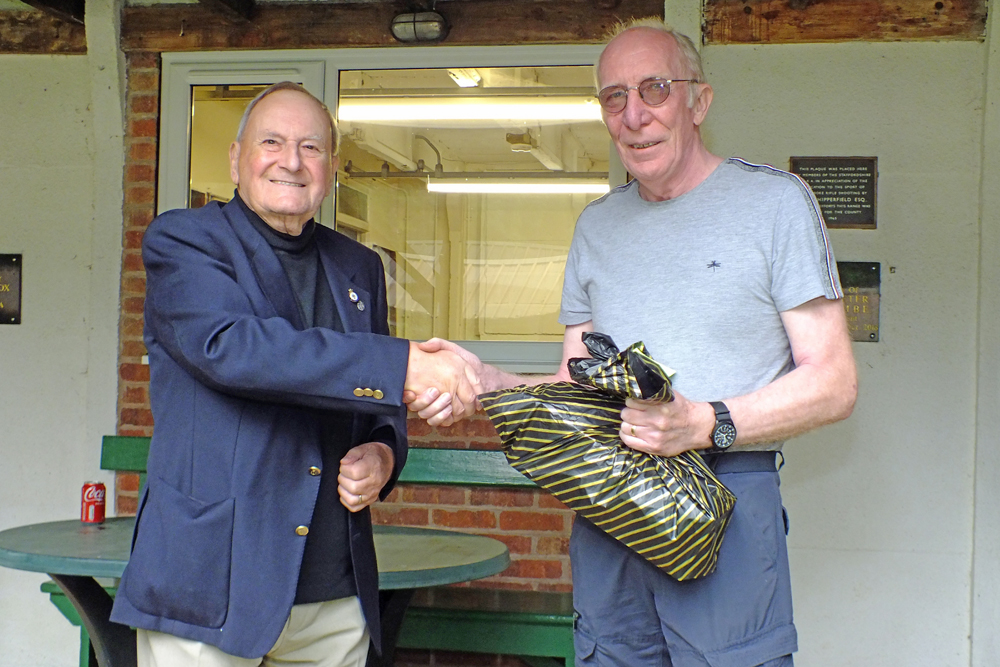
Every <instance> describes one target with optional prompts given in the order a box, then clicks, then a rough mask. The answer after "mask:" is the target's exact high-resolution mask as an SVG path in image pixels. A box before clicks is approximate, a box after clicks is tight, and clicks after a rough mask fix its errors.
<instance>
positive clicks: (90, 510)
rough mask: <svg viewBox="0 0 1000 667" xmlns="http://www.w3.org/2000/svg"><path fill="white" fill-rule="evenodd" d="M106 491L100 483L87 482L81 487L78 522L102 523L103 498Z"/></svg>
mask: <svg viewBox="0 0 1000 667" xmlns="http://www.w3.org/2000/svg"><path fill="white" fill-rule="evenodd" d="M106 493H107V491H106V490H105V488H104V484H102V483H101V482H87V483H86V484H84V485H83V497H82V500H81V502H80V521H83V522H84V523H104V496H105V494H106Z"/></svg>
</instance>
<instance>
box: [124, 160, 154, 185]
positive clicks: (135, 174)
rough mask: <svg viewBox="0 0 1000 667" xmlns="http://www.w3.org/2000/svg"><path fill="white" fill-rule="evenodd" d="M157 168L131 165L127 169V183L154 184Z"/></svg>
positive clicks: (149, 165) (147, 165) (146, 165)
mask: <svg viewBox="0 0 1000 667" xmlns="http://www.w3.org/2000/svg"><path fill="white" fill-rule="evenodd" d="M155 181H156V167H154V166H153V165H151V164H130V165H129V166H128V167H127V168H126V169H125V182H126V183H154V182H155Z"/></svg>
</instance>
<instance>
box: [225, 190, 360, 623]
mask: <svg viewBox="0 0 1000 667" xmlns="http://www.w3.org/2000/svg"><path fill="white" fill-rule="evenodd" d="M236 199H237V200H238V201H239V204H240V208H242V209H243V212H244V213H245V214H246V216H247V219H248V220H249V221H250V224H252V225H253V226H254V228H255V229H256V230H257V231H258V232H260V234H261V236H263V237H264V239H265V240H267V243H268V245H270V246H271V248H272V249H273V250H274V254H275V255H277V256H278V261H280V262H281V266H282V268H284V270H285V274H286V275H287V276H288V280H289V282H290V283H291V285H292V292H293V293H294V294H295V298H296V301H297V305H298V307H299V313H300V314H301V316H302V322H303V325H304V326H303V328H305V329H309V328H312V327H323V328H326V329H333V330H334V331H341V332H342V331H344V326H343V323H342V322H341V319H340V315H339V313H338V312H337V305H336V303H335V302H334V300H333V293H332V292H331V291H330V282H329V281H328V280H327V278H326V273H325V272H324V271H323V264H322V262H320V259H319V249H318V248H317V247H316V241H315V239H314V238H313V235H314V234H315V232H316V222H315V221H314V220H310V221H309V222H307V223H306V225H305V227H304V228H303V230H302V233H301V234H299V235H298V236H291V235H290V234H284V233H282V232H279V231H276V230H275V229H273V228H271V227H270V226H269V225H268V224H267V223H266V222H264V221H263V220H262V219H261V217H260V216H259V215H257V214H256V213H254V211H253V210H251V209H250V207H249V206H247V205H246V203H245V202H244V201H243V200H242V199H240V197H239V195H236ZM280 361H281V360H280V359H279V360H276V362H277V363H280ZM320 421H321V423H322V431H323V432H322V443H323V468H322V473H321V476H320V482H319V496H318V497H317V499H316V508H315V510H314V511H313V518H312V522H311V523H310V525H309V534H308V535H307V536H306V548H305V553H304V554H303V556H302V566H301V568H300V569H299V583H298V587H297V588H296V590H295V604H306V603H310V602H324V601H326V600H336V599H339V598H343V597H348V596H351V595H357V588H356V586H355V583H354V568H353V567H352V565H351V547H350V540H349V535H348V525H347V521H348V517H347V514H348V512H347V508H345V507H344V506H343V505H342V504H341V502H340V496H339V495H338V494H337V475H338V473H339V471H340V460H341V459H342V458H343V457H344V455H345V454H346V453H347V451H348V450H349V449H350V447H351V431H352V423H353V420H352V418H351V415H350V414H347V413H339V412H329V411H327V412H323V413H322V418H321V420H320ZM374 439H378V438H377V437H376V438H374ZM263 603H265V604H266V601H263Z"/></svg>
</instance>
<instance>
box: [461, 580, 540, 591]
mask: <svg viewBox="0 0 1000 667" xmlns="http://www.w3.org/2000/svg"><path fill="white" fill-rule="evenodd" d="M473 588H499V589H501V590H505V591H530V590H533V589H534V585H532V584H526V583H523V582H520V581H506V580H504V579H502V578H497V577H490V578H489V579H480V580H478V581H477V582H476V585H475V586H474V587H473Z"/></svg>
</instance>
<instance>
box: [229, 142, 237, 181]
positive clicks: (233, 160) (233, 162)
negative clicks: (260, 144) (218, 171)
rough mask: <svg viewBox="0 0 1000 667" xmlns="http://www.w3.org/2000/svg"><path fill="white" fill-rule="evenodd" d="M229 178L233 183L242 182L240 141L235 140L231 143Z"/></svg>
mask: <svg viewBox="0 0 1000 667" xmlns="http://www.w3.org/2000/svg"><path fill="white" fill-rule="evenodd" d="M229 178H231V179H232V181H233V185H237V186H238V185H239V184H240V142H238V141H234V142H233V143H231V144H229Z"/></svg>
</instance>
